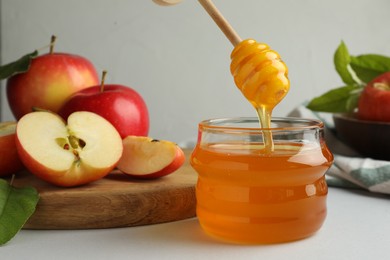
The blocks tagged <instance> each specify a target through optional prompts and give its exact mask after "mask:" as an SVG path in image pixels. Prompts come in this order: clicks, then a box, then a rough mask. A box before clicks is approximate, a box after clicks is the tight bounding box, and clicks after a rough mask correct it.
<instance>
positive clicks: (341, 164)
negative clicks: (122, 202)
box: [288, 106, 390, 194]
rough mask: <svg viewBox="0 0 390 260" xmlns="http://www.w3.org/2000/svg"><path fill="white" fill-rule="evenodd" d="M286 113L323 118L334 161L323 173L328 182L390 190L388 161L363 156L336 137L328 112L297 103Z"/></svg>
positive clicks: (292, 115) (330, 183)
mask: <svg viewBox="0 0 390 260" xmlns="http://www.w3.org/2000/svg"><path fill="white" fill-rule="evenodd" d="M288 116H291V117H304V118H317V119H320V120H321V121H323V122H324V124H325V139H326V143H327V145H328V147H329V149H330V150H331V151H332V153H333V155H334V163H333V165H332V167H331V168H330V169H329V170H328V171H327V173H326V178H327V183H328V185H329V186H334V187H343V188H361V189H365V190H368V191H371V192H377V193H384V194H390V161H382V160H374V159H371V158H364V157H362V156H360V155H359V153H357V152H356V151H354V150H353V149H352V148H350V147H348V146H347V145H346V144H344V143H342V142H341V141H340V140H338V139H337V137H336V136H335V132H334V124H333V119H332V115H331V114H329V113H317V112H313V111H311V110H309V109H307V108H306V107H305V106H299V107H297V108H296V109H294V110H293V111H292V112H291V113H289V115H288Z"/></svg>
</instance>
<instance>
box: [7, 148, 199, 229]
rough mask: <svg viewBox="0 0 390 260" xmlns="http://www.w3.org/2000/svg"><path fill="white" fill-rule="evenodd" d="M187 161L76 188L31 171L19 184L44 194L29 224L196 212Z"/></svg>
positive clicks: (83, 223)
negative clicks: (160, 172) (163, 171)
mask: <svg viewBox="0 0 390 260" xmlns="http://www.w3.org/2000/svg"><path fill="white" fill-rule="evenodd" d="M185 153H186V158H187V160H186V162H185V164H184V165H183V166H182V167H181V168H180V169H179V170H177V171H176V172H174V173H172V174H170V175H168V176H165V177H162V178H159V179H155V180H136V179H134V178H130V177H129V176H126V175H124V174H123V173H120V172H113V173H111V174H109V175H108V176H107V177H105V178H103V179H101V180H99V181H96V182H93V183H90V184H87V185H84V186H81V187H75V188H59V187H56V186H53V185H51V184H48V183H46V182H43V181H41V180H39V179H38V178H36V177H35V176H33V175H32V174H29V173H24V174H21V175H19V176H17V177H16V178H15V180H14V185H15V186H26V185H27V186H28V185H30V186H33V187H35V188H36V189H37V190H38V191H39V194H40V200H39V202H38V205H37V209H36V211H35V213H34V214H33V215H32V216H31V218H30V219H29V220H28V222H27V223H26V224H25V226H24V228H25V229H92V228H116V227H131V226H139V225H149V224H156V223H163V222H170V221H176V220H181V219H186V218H190V217H194V216H195V204H196V199H195V184H196V180H197V175H196V172H195V171H194V170H193V169H192V168H191V166H190V165H189V160H188V158H189V154H190V151H185Z"/></svg>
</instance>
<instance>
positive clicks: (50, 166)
mask: <svg viewBox="0 0 390 260" xmlns="http://www.w3.org/2000/svg"><path fill="white" fill-rule="evenodd" d="M16 146H17V149H18V153H19V156H20V159H21V160H22V162H23V163H24V165H25V166H26V168H27V169H28V170H29V171H31V172H32V173H33V174H35V175H36V176H37V177H39V178H41V179H43V180H45V181H47V182H50V183H52V184H55V185H57V186H62V187H71V186H78V185H82V184H86V183H89V182H92V181H95V180H98V179H100V178H102V177H104V176H106V175H107V174H108V173H110V171H111V170H112V169H113V168H115V166H116V164H117V162H118V161H119V159H120V158H121V155H122V151H123V146H122V139H121V137H120V135H119V133H118V131H117V130H116V129H115V128H114V126H112V124H111V123H109V122H108V121H107V120H106V119H104V118H103V117H101V116H99V115H97V114H95V113H92V112H86V111H81V112H75V113H73V114H71V115H70V116H69V117H68V124H67V125H66V122H65V121H64V120H63V119H62V118H61V117H60V116H58V115H57V114H54V113H51V112H44V111H40V112H32V113H29V114H26V115H25V116H23V117H22V118H21V119H20V120H19V122H18V125H17V128H16Z"/></svg>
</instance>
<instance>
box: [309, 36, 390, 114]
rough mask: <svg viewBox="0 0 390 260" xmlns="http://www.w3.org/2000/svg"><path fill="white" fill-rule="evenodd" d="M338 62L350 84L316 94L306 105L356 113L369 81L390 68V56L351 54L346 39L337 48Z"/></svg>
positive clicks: (336, 62) (339, 70) (323, 110)
mask: <svg viewBox="0 0 390 260" xmlns="http://www.w3.org/2000/svg"><path fill="white" fill-rule="evenodd" d="M334 64H335V68H336V71H337V73H338V74H339V76H340V77H341V80H342V81H343V82H344V83H345V84H346V86H344V87H340V88H335V89H332V90H330V91H328V92H326V93H325V94H323V95H321V96H319V97H315V98H314V99H312V100H311V101H310V102H309V104H308V105H307V106H306V107H307V108H308V109H310V110H313V111H318V112H329V113H344V112H353V111H354V110H355V109H356V108H357V107H358V101H359V97H360V94H361V92H362V90H363V88H364V87H365V86H366V85H367V83H368V82H370V81H371V80H373V79H374V78H376V77H378V76H379V75H381V74H383V73H385V72H388V71H390V57H387V56H383V55H378V54H363V55H359V56H353V55H350V54H349V51H348V48H347V46H346V45H345V43H344V42H343V41H342V42H341V43H340V45H339V46H338V47H337V49H336V51H335V54H334Z"/></svg>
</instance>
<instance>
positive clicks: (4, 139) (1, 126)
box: [0, 122, 24, 177]
mask: <svg viewBox="0 0 390 260" xmlns="http://www.w3.org/2000/svg"><path fill="white" fill-rule="evenodd" d="M15 131H16V122H1V123H0V177H4V176H8V175H11V174H13V173H16V172H17V171H20V170H21V169H23V168H24V167H23V164H22V162H21V161H20V159H19V156H18V153H17V150H16V143H15Z"/></svg>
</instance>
